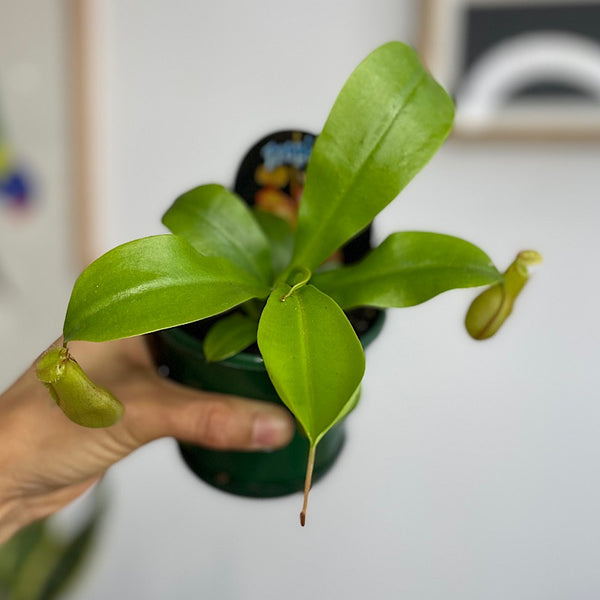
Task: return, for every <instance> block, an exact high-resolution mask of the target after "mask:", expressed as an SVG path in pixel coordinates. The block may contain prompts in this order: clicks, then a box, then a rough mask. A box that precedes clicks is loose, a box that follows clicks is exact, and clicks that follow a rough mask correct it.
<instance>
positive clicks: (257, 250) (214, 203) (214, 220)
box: [162, 184, 273, 283]
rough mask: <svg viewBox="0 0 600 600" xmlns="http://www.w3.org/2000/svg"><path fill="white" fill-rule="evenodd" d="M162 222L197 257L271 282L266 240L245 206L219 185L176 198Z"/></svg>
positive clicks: (203, 187)
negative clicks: (216, 259) (213, 258)
mask: <svg viewBox="0 0 600 600" xmlns="http://www.w3.org/2000/svg"><path fill="white" fill-rule="evenodd" d="M162 221H163V223H164V224H165V225H166V226H167V227H168V228H169V229H170V230H171V231H172V232H173V233H175V234H176V235H178V236H180V237H182V238H184V239H185V240H186V241H187V242H189V243H190V244H191V245H192V246H193V247H194V248H196V250H197V251H198V252H200V254H204V255H206V256H221V257H224V258H228V259H229V260H230V261H231V262H232V263H233V264H234V265H237V266H238V267H239V268H240V269H242V270H244V271H247V272H248V273H251V274H253V275H254V276H255V277H256V278H258V279H260V280H261V281H263V282H265V283H270V282H271V280H272V276H273V274H272V271H271V256H270V252H269V244H268V241H267V239H266V237H265V235H264V233H263V231H262V229H261V228H260V227H259V225H258V223H257V222H256V220H255V219H254V217H253V216H252V211H251V210H250V208H249V207H248V206H247V205H246V203H245V202H244V201H243V200H242V199H241V198H239V197H238V196H237V195H236V194H234V193H233V192H230V191H229V190H227V189H225V188H224V187H223V186H221V185H216V184H210V185H202V186H199V187H197V188H194V189H193V190H190V191H189V192H186V193H185V194H183V195H181V196H179V198H177V199H176V200H175V202H174V203H173V204H172V206H171V207H170V208H169V210H167V212H166V213H165V214H164V216H163V219H162Z"/></svg>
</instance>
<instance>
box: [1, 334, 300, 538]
mask: <svg viewBox="0 0 600 600" xmlns="http://www.w3.org/2000/svg"><path fill="white" fill-rule="evenodd" d="M59 343H60V342H59ZM69 349H70V351H71V352H72V354H73V355H74V356H75V357H76V358H77V361H78V362H79V363H80V364H81V366H82V367H83V369H84V370H85V372H86V373H87V374H88V375H89V376H90V378H91V379H92V380H93V381H95V382H96V383H98V384H99V385H102V386H103V387H106V388H107V389H109V390H110V391H111V392H112V393H113V394H114V395H115V396H116V397H117V398H118V399H119V400H121V402H122V403H123V404H124V405H125V414H124V416H123V418H122V419H121V420H120V421H119V422H118V423H117V424H116V425H113V426H112V427H108V428H105V429H89V428H86V427H81V426H80V425H76V424H75V423H73V422H71V421H70V420H69V419H68V418H67V417H66V416H65V415H64V414H63V413H62V411H61V410H60V409H59V408H58V406H57V405H56V403H55V402H54V400H53V399H52V398H51V396H50V394H49V393H48V391H47V390H46V389H45V388H44V386H43V385H42V384H41V383H40V382H39V381H38V380H37V378H36V375H35V366H32V367H31V368H29V369H28V370H27V371H26V372H25V373H24V374H23V375H22V376H21V377H20V378H19V379H18V380H17V381H16V382H15V383H14V384H13V386H12V387H10V388H9V389H8V390H7V391H6V392H4V393H3V394H2V395H0V543H2V542H3V541H5V540H6V539H8V538H9V537H10V536H11V535H12V534H13V533H15V532H16V531H17V530H18V529H20V528H21V527H24V526H25V525H27V524H28V523H31V522H32V521H35V520H37V519H40V518H43V517H45V516H47V515H49V514H52V513H54V512H56V511H57V510H59V509H60V508H62V507H63V506H65V505H67V504H68V503H69V502H71V501H72V500H74V499H75V498H76V497H78V496H79V495H81V494H82V493H83V492H84V491H86V490H87V489H88V488H89V487H90V486H92V485H93V484H94V483H95V482H96V481H98V479H100V478H101V477H102V475H103V474H104V473H105V471H106V470H107V469H108V468H109V467H110V466H111V465H113V464H114V463H116V462H117V461H119V460H120V459H122V458H123V457H125V456H127V455H128V454H130V453H131V452H133V451H134V450H136V449H137V448H139V447H140V446H142V445H144V444H146V443H148V442H150V441H152V440H155V439H157V438H161V437H168V436H173V437H176V438H178V439H181V440H184V441H188V442H192V443H195V444H199V445H202V446H207V447H211V448H218V449H231V450H233V449H235V450H257V449H268V448H275V447H279V446H283V445H285V444H286V443H287V442H289V440H290V439H291V437H292V435H293V432H294V423H293V420H292V418H291V416H290V415H289V414H288V413H287V412H286V411H285V410H284V409H283V408H281V407H279V406H276V405H273V404H270V403H266V402H259V401H254V400H247V399H242V398H237V397H233V396H225V395H221V394H216V393H212V392H203V391H198V390H193V389H191V388H187V387H184V386H181V385H179V384H176V383H174V382H172V381H170V380H167V379H164V378H162V377H160V376H159V375H158V374H157V372H156V369H155V367H154V364H153V362H152V359H151V357H150V353H149V351H148V349H147V347H146V344H145V342H144V339H143V338H141V337H137V338H128V339H124V340H117V341H114V342H106V343H101V344H96V343H90V342H72V343H70V344H69Z"/></svg>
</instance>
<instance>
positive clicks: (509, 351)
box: [60, 0, 600, 600]
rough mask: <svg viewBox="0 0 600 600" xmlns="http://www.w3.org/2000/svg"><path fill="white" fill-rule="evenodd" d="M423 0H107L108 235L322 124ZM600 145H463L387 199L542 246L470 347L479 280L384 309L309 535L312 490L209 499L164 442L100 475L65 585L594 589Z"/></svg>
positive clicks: (469, 592)
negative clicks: (90, 518) (93, 545)
mask: <svg viewBox="0 0 600 600" xmlns="http://www.w3.org/2000/svg"><path fill="white" fill-rule="evenodd" d="M415 7H416V3H413V2H402V1H400V0H352V1H348V0H346V1H344V2H342V1H339V2H334V1H329V2H324V1H323V0H320V1H318V0H308V1H305V2H302V3H292V2H282V1H275V0H272V1H270V0H261V1H256V2H248V3H241V2H234V1H232V0H221V2H219V3H216V2H215V3H208V2H202V3H200V2H191V1H188V2H186V1H184V0H171V1H170V2H169V3H166V2H159V1H158V0H152V1H151V0H144V1H142V0H125V1H120V2H117V1H109V0H104V1H102V2H97V3H96V9H97V13H96V20H95V28H96V36H97V38H98V39H99V40H101V41H103V43H104V44H105V45H104V46H103V56H104V62H103V63H102V65H101V68H100V69H99V71H98V77H99V80H98V81H97V89H99V90H100V92H99V93H100V94H101V96H100V97H99V98H98V105H99V106H100V107H104V109H105V110H106V112H105V113H104V114H103V115H102V123H103V124H104V125H103V127H102V131H101V133H102V135H101V136H99V137H98V139H97V143H98V148H97V150H98V152H99V155H98V156H99V163H98V169H99V172H100V173H101V174H102V177H101V178H100V186H101V192H102V193H101V194H100V196H102V200H103V204H102V206H101V207H98V208H99V212H100V218H101V219H102V220H101V221H100V222H102V223H104V228H103V231H101V232H100V235H99V237H98V240H99V242H98V243H99V246H100V247H101V248H99V249H104V248H107V247H110V246H112V245H114V244H115V243H117V242H120V241H125V240H127V239H131V238H132V237H136V236H139V235H147V234H150V233H153V232H154V231H159V230H160V229H159V227H158V225H157V224H158V218H159V216H160V214H161V213H162V211H163V210H164V209H165V208H166V206H167V205H168V204H169V202H170V201H171V200H172V199H173V197H174V196H175V195H176V194H177V193H179V192H180V191H182V190H185V189H186V188H187V187H189V186H191V185H195V184H198V183H203V182H208V181H216V182H221V183H224V184H229V183H231V181H232V178H233V175H234V171H235V168H236V167H237V162H238V160H239V158H240V157H241V155H242V154H243V152H244V150H245V149H246V148H247V147H248V146H249V145H250V144H251V143H252V142H253V141H255V140H256V139H257V138H258V137H260V136H261V135H262V134H264V133H267V132H269V131H270V130H274V129H277V128H280V127H287V126H297V127H306V128H309V129H315V130H318V129H319V127H320V126H321V124H322V122H323V120H324V118H325V116H326V114H327V111H328V109H329V107H330V104H331V102H332V101H333V99H334V97H335V94H336V93H337V91H338V89H339V87H340V86H341V84H342V83H343V81H344V79H345V78H346V76H347V75H348V74H349V73H350V71H351V70H352V68H353V67H354V66H355V65H356V64H357V63H358V62H359V60H360V59H361V58H362V57H363V56H364V55H365V54H366V53H367V52H368V51H370V50H371V49H373V48H374V47H375V46H377V45H378V44H380V43H382V42H385V41H388V40H390V39H402V40H405V41H409V42H414V41H416V31H417V28H416V10H415ZM599 159H600V144H598V143H592V142H590V143H587V144H578V143H558V142H555V143H550V142H548V143H544V144H542V143H534V142H519V143H517V142H514V143H510V142H485V143H483V142H460V141H457V140H450V141H449V142H448V143H447V144H446V145H445V146H444V148H443V149H442V151H441V152H440V153H439V154H438V155H437V156H436V157H435V158H434V160H433V161H432V162H431V164H430V165H429V166H428V167H427V168H426V170H425V171H424V172H423V173H421V174H420V175H419V176H418V177H417V178H416V179H415V181H414V182H413V183H411V184H410V185H409V187H408V188H407V189H406V190H405V192H403V194H402V196H401V198H400V199H399V200H398V201H397V202H396V203H395V204H393V205H392V206H390V207H389V208H388V209H386V211H385V213H384V215H383V216H382V217H381V218H380V219H379V220H378V229H377V231H378V237H380V238H381V237H383V236H384V235H385V234H387V233H388V232H391V231H393V230H398V229H427V230H433V231H442V232H447V233H452V234H456V235H460V236H463V237H465V238H467V239H470V240H471V241H473V242H475V243H478V244H480V245H481V246H483V247H484V248H485V249H486V250H487V251H488V252H489V254H490V255H491V256H492V258H493V259H494V260H495V262H496V263H497V264H498V265H499V266H506V265H508V263H509V262H510V261H511V260H512V258H513V256H514V254H515V253H516V252H517V251H519V250H521V249H523V248H527V247H532V248H535V249H537V250H539V251H541V252H542V253H543V254H544V257H545V263H544V265H543V266H542V267H541V268H540V269H538V270H537V272H536V273H535V276H534V278H533V279H532V282H531V283H530V284H529V286H528V288H527V289H526V291H525V293H524V295H523V297H522V299H520V301H519V303H518V305H517V308H516V312H515V315H514V317H513V318H512V320H511V322H510V323H508V324H507V326H506V328H505V329H504V330H503V331H502V332H501V334H500V335H498V336H497V337H496V338H494V339H492V340H490V341H488V342H484V343H476V342H473V341H472V340H470V339H469V338H468V337H467V335H466V334H465V333H464V330H463V327H462V322H461V321H462V318H463V314H464V311H465V310H466V307H467V306H468V303H469V301H470V299H471V298H472V296H473V293H471V292H468V291H467V292H453V293H449V294H446V295H444V296H442V297H440V298H438V299H436V300H434V301H432V302H431V303H429V304H426V305H423V306H419V307H415V308H412V309H406V310H403V311H396V312H393V313H391V314H389V318H388V326H387V327H386V329H385V331H384V333H383V334H382V336H381V338H380V339H379V340H378V341H377V342H376V343H375V344H374V346H373V347H372V348H371V349H370V351H369V352H368V371H367V376H366V380H365V384H364V392H363V399H362V402H361V405H360V406H359V408H358V409H357V411H356V413H355V414H354V415H353V416H352V417H351V419H350V420H349V424H348V427H349V441H348V444H347V446H346V448H345V450H344V453H343V456H342V457H341V459H340V460H339V462H338V464H337V466H336V468H335V470H334V471H333V472H332V473H331V474H330V475H329V476H328V477H327V478H326V479H324V480H323V481H322V482H320V483H319V484H318V485H316V486H315V488H314V490H313V492H312V497H311V504H310V515H309V524H308V526H307V527H306V528H305V529H301V528H300V527H299V526H298V523H297V513H298V509H299V505H300V501H301V499H300V497H299V496H293V497H288V498H283V499H277V500H268V501H266V500H263V501H255V500H247V499H240V498H236V497H233V496H228V495H225V494H222V493H219V492H216V491H214V490H212V489H210V488H208V487H207V486H205V485H204V484H201V483H199V482H198V481H197V480H195V479H194V478H193V477H192V476H191V475H190V474H189V473H188V472H187V470H186V468H185V467H184V466H183V465H182V463H181V462H180V461H179V459H178V457H177V452H176V449H175V446H174V443H173V442H172V441H170V440H164V441H160V442H157V443H155V444H153V445H151V446H149V447H147V448H145V449H143V450H141V451H139V452H137V453H136V454H134V455H133V456H131V457H130V458H128V459H127V460H125V461H124V462H123V463H122V464H120V465H119V466H118V467H116V468H114V469H113V470H112V472H111V473H110V474H109V475H108V477H107V484H108V486H109V489H110V493H111V496H112V504H111V508H110V512H109V519H108V520H107V523H106V527H105V529H104V531H103V534H102V537H101V541H100V545H99V548H98V551H97V554H96V557H95V560H94V562H93V564H91V565H90V568H88V570H87V573H86V577H85V580H84V581H82V587H80V588H79V589H78V590H77V591H75V592H74V593H73V594H72V595H71V596H70V597H72V598H82V597H83V598H86V600H95V599H105V598H108V597H117V598H144V599H146V600H151V599H164V598H177V599H178V600H181V599H187V598H189V599H192V598H218V599H224V600H229V599H232V600H233V599H240V598H244V599H255V598H256V599H258V598H261V599H265V598H266V599H275V598H281V597H283V598H286V599H288V600H296V599H298V600H299V599H301V598H302V599H304V598H307V597H313V598H325V597H327V598H352V599H362V598H365V597H375V598H386V599H387V598H390V599H395V598H411V599H412V598H415V599H419V600H434V599H435V600H437V599H440V600H441V599H444V600H447V599H449V598H456V599H457V600H459V599H460V600H480V599H482V598H485V599H486V600H487V599H490V600H491V599H498V600H500V599H504V598H527V599H528V600H534V599H539V600H542V599H543V600H546V599H548V598H556V599H562V598H569V599H571V598H593V597H597V596H598V595H599V594H600V574H599V572H598V569H597V564H598V560H599V559H600V542H599V539H600V537H599V536H598V525H597V518H596V517H597V507H598V506H599V504H600V484H599V483H598V479H597V476H596V472H597V463H598V459H597V457H598V456H599V455H600V442H599V441H598V439H599V436H598V427H599V425H600V406H599V403H598V392H597V389H598V384H599V383H600V381H599V379H600V378H599V376H598V374H597V368H596V365H597V363H598V358H599V357H600V348H599V341H598V340H599V339H600V326H599V320H598V317H597V312H596V306H597V298H598V295H599V292H600V289H599V287H600V286H599V284H598V279H597V278H596V276H595V271H596V260H597V259H598V257H599V250H600V242H599V241H598V236H597V228H598V225H599V224H600V223H599V221H600V219H599V217H600V209H599V205H598V200H597V189H598V183H599V176H598V164H599ZM142 210H143V212H142ZM60 293H62V291H61V292H60Z"/></svg>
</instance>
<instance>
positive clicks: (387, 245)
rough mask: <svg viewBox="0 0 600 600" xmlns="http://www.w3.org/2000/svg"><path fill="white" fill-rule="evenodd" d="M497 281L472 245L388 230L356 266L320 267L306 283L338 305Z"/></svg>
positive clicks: (384, 304)
mask: <svg viewBox="0 0 600 600" xmlns="http://www.w3.org/2000/svg"><path fill="white" fill-rule="evenodd" d="M498 281H502V274H501V273H500V272H499V271H498V270H497V269H496V267H495V266H494V265H493V264H492V261H491V260H490V258H489V257H488V256H487V254H485V253H484V252H483V251H482V250H480V249H479V248H477V246H474V245H473V244H471V243H469V242H466V241H464V240H461V239H460V238H456V237H452V236H449V235H443V234H439V233H427V232H419V231H404V232H399V233H393V234H392V235H390V236H389V237H388V238H387V239H386V240H385V241H384V242H383V243H382V244H381V245H380V246H378V247H377V248H375V249H373V250H372V251H371V252H370V253H369V254H368V255H367V256H366V257H365V258H364V259H363V260H362V261H361V262H359V263H357V264H356V265H350V266H347V267H342V268H340V269H333V270H331V271H323V272H321V273H316V274H315V275H314V276H313V279H312V283H313V284H314V285H315V286H317V287H318V288H319V289H321V290H322V291H323V292H325V293H326V294H328V295H329V296H331V297H332V298H333V299H334V300H335V301H336V302H337V303H338V304H339V305H340V306H341V307H342V308H344V309H348V308H352V307H356V306H376V307H379V308H388V307H398V308H401V307H404V306H413V305H415V304H420V303H421V302H425V301H426V300H429V299H430V298H433V297H434V296H436V295H437V294H440V293H442V292H445V291H446V290H450V289H454V288H465V287H475V286H480V285H487V284H491V283H496V282H498Z"/></svg>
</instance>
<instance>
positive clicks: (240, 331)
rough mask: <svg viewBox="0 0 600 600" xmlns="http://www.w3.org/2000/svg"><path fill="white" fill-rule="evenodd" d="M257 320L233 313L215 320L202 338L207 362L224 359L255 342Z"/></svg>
mask: <svg viewBox="0 0 600 600" xmlns="http://www.w3.org/2000/svg"><path fill="white" fill-rule="evenodd" d="M257 328H258V320H257V319H253V318H252V317H248V316H246V315H242V314H240V313H234V314H232V315H229V316H228V317H225V318H223V319H220V320H219V321H217V322H216V323H215V324H214V325H213V326H212V327H211V328H210V331H209V332H208V334H207V336H206V338H205V339H204V347H203V349H204V356H205V357H206V360H207V361H209V362H216V361H219V360H225V359H226V358H229V357H231V356H234V355H236V354H237V353H238V352H241V351H242V350H245V349H246V348H247V347H248V346H251V345H252V344H254V343H255V342H256V334H257Z"/></svg>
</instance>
